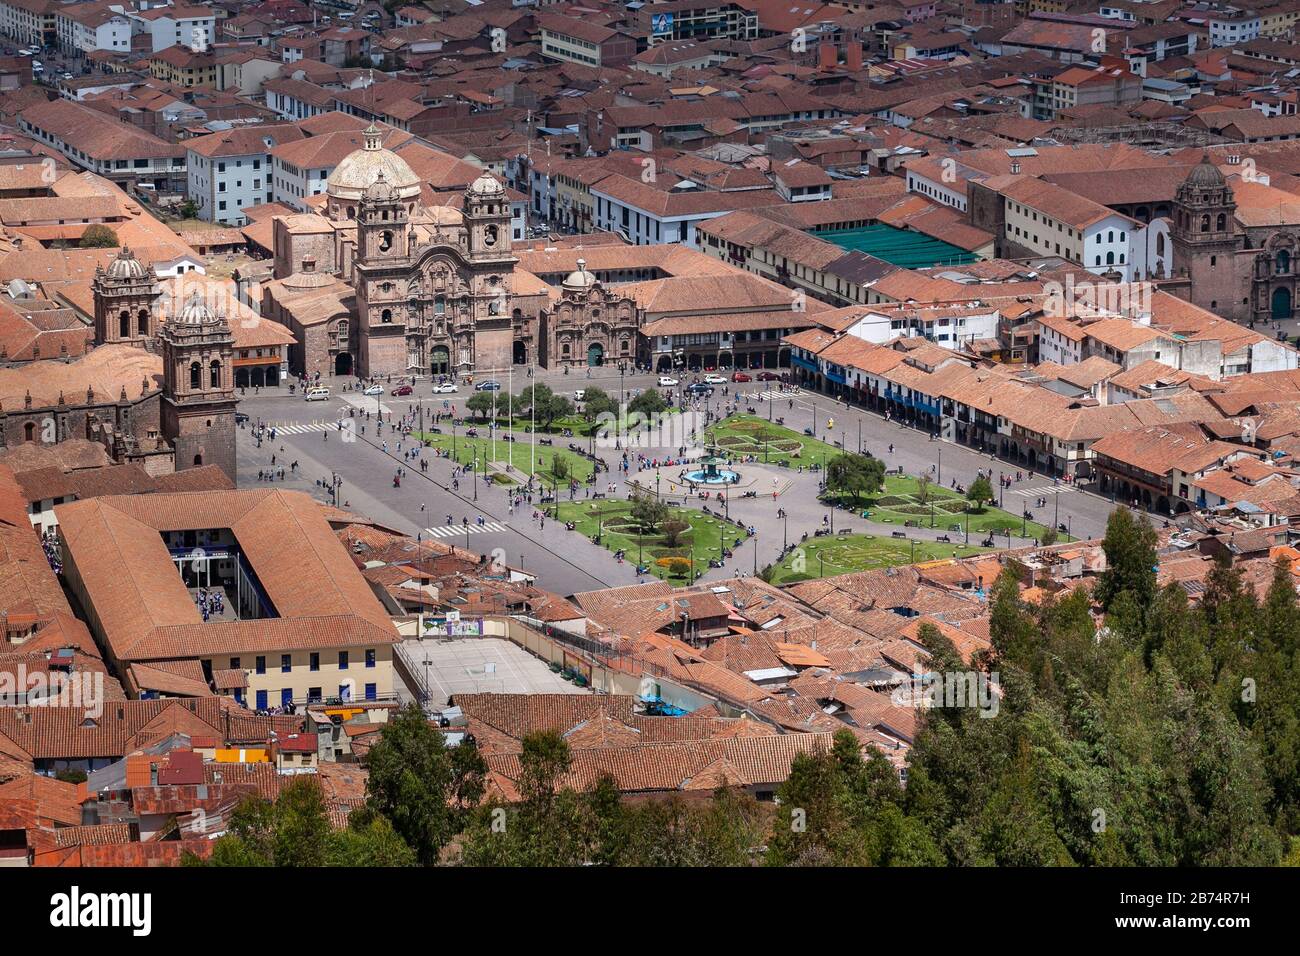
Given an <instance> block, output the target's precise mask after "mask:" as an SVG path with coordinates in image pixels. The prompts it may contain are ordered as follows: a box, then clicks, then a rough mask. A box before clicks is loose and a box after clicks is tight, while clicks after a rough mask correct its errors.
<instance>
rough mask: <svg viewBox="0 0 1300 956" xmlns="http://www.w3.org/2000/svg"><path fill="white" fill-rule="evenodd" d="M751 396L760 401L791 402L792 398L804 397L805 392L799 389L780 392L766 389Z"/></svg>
mask: <svg viewBox="0 0 1300 956" xmlns="http://www.w3.org/2000/svg"><path fill="white" fill-rule="evenodd" d="M750 397H751V398H752V399H754V400H757V401H760V402H769V401H771V402H789V401H790V399H792V398H802V397H803V393H802V392H800V391H798V390H797V389H796V390H795V391H790V390H789V389H787V390H786V391H784V392H778V391H776V390H774V389H766V390H764V391H761V392H758V393H757V394H756V395H753V396H750Z"/></svg>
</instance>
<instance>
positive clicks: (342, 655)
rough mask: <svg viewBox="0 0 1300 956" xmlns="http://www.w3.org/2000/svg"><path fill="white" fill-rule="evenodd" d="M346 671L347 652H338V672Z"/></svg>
mask: <svg viewBox="0 0 1300 956" xmlns="http://www.w3.org/2000/svg"><path fill="white" fill-rule="evenodd" d="M347 669H348V652H347V651H339V670H341V671H345V670H347Z"/></svg>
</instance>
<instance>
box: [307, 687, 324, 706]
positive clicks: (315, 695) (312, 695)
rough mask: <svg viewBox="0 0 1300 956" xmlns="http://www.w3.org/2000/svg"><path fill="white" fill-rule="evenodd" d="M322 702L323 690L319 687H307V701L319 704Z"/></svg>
mask: <svg viewBox="0 0 1300 956" xmlns="http://www.w3.org/2000/svg"><path fill="white" fill-rule="evenodd" d="M320 702H321V692H320V688H319V687H308V688H307V703H309V704H319V703H320Z"/></svg>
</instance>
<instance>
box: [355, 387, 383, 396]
mask: <svg viewBox="0 0 1300 956" xmlns="http://www.w3.org/2000/svg"><path fill="white" fill-rule="evenodd" d="M361 394H362V395H382V394H384V386H382V385H367V386H366V390H365V391H364V392H362V393H361Z"/></svg>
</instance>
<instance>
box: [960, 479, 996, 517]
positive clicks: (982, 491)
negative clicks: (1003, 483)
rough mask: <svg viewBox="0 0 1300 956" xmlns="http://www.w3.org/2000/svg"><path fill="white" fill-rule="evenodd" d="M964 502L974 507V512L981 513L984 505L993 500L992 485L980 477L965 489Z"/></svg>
mask: <svg viewBox="0 0 1300 956" xmlns="http://www.w3.org/2000/svg"><path fill="white" fill-rule="evenodd" d="M966 500H967V501H970V502H972V503H973V504H974V505H975V510H976V511H983V510H984V505H986V504H987V503H988V502H990V501H992V500H993V483H992V482H991V481H989V480H988V478H986V477H984V476H983V475H980V476H979V477H978V478H976V479H975V480H974V481H972V482H971V483H970V487H969V488H967V489H966Z"/></svg>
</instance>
